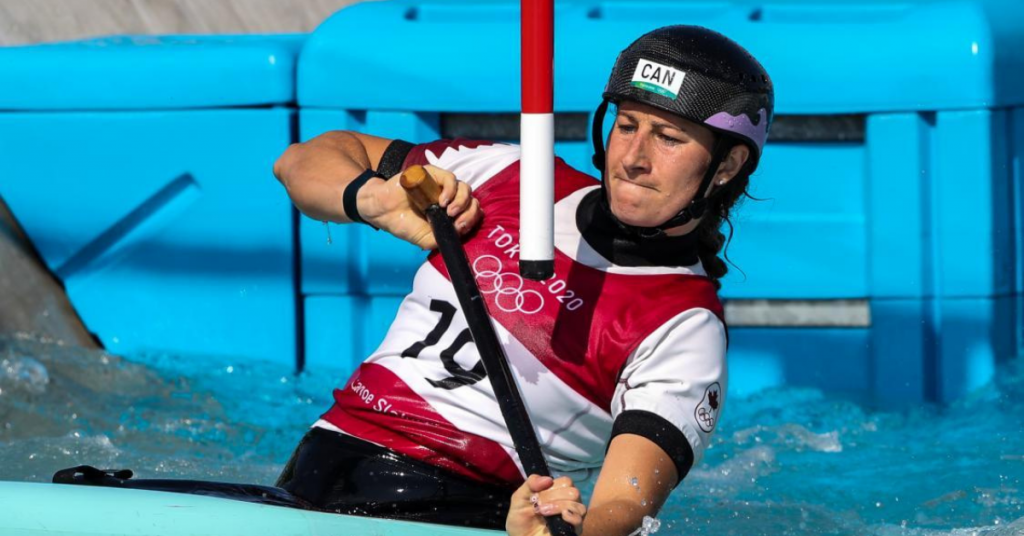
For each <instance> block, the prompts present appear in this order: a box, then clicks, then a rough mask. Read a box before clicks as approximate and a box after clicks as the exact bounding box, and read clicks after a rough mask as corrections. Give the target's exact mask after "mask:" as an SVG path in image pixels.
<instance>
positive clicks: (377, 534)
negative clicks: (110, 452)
mask: <svg viewBox="0 0 1024 536" xmlns="http://www.w3.org/2000/svg"><path fill="white" fill-rule="evenodd" d="M0 505H2V507H0V510H2V512H3V515H0V534H3V535H4V536H43V535H50V536H52V535H58V534H59V535H60V536H235V535H237V536H399V535H401V536H495V535H498V534H504V533H503V532H499V531H490V530H480V529H467V528H458V527H448V526H443V525H431V524H427V523H413V522H408V521H392V520H386V519H373V518H367V517H356V516H346V515H338V514H326V513H321V512H308V511H305V510H298V509H294V508H286V507H281V506H270V505H264V504H254V503H247V502H242V501H235V500H230V499H220V498H215V497H205V496H202V495H187V494H181V493H168V492H162V491H147V490H135V489H121V488H102V487H92V486H72V485H66V484H43V483H32V482H0Z"/></svg>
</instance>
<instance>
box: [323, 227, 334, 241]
mask: <svg viewBox="0 0 1024 536" xmlns="http://www.w3.org/2000/svg"><path fill="white" fill-rule="evenodd" d="M324 229H326V230H327V245H328V246H329V245H331V244H333V243H334V240H332V239H331V224H329V223H327V222H324Z"/></svg>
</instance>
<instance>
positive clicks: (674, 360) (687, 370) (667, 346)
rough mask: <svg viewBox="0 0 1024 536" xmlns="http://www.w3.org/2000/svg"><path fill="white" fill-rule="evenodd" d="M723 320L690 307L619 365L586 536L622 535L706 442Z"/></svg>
mask: <svg viewBox="0 0 1024 536" xmlns="http://www.w3.org/2000/svg"><path fill="white" fill-rule="evenodd" d="M725 350H726V334H725V326H724V324H723V323H722V322H721V320H719V319H718V318H717V317H716V316H715V315H714V314H713V313H712V312H711V311H709V310H707V309H702V308H695V309H689V310H687V311H684V312H682V313H680V314H679V315H677V316H676V317H674V318H673V319H671V320H670V321H669V322H667V323H666V324H665V325H663V326H661V327H660V328H658V329H657V330H655V331H654V332H653V333H651V334H650V335H649V336H647V337H646V338H645V339H644V341H643V342H641V344H640V345H639V346H638V348H637V349H636V350H635V351H634V352H633V354H632V355H631V356H630V359H629V360H628V361H627V362H626V364H625V366H624V367H623V368H622V372H621V374H620V376H619V383H618V387H617V388H616V389H615V394H614V396H613V398H612V404H611V410H612V416H613V417H614V418H615V423H614V426H613V427H612V439H611V442H610V443H609V445H608V451H607V453H606V455H605V460H604V465H603V467H602V469H601V474H600V476H599V477H598V480H597V484H596V485H595V487H594V494H593V497H592V498H591V501H590V506H589V511H590V513H589V514H588V516H587V518H586V521H585V522H584V527H583V534H584V536H626V535H628V534H630V533H631V532H633V531H634V530H636V529H637V528H638V527H640V526H641V525H642V524H643V519H644V516H652V517H655V516H656V515H657V513H658V511H659V509H660V508H661V506H662V505H663V504H664V503H665V500H666V499H667V498H668V496H669V494H670V493H671V492H672V489H674V488H675V487H676V485H677V484H678V483H679V481H680V480H682V479H683V478H685V477H686V474H687V473H688V472H689V470H690V468H691V467H692V466H693V464H694V463H696V462H697V461H699V460H700V459H701V457H702V455H703V453H704V450H705V449H706V448H707V446H708V444H709V442H710V439H711V435H712V433H713V432H714V429H715V425H716V424H717V421H718V416H719V414H720V412H721V407H722V403H723V402H724V400H723V395H724V388H725V385H726V379H727V374H726V363H725Z"/></svg>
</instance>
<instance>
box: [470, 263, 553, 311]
mask: <svg viewBox="0 0 1024 536" xmlns="http://www.w3.org/2000/svg"><path fill="white" fill-rule="evenodd" d="M504 268H505V266H504V265H503V264H502V263H501V259H499V258H498V257H495V256H494V255H481V256H479V257H477V259H476V260H475V261H473V273H474V274H476V282H477V285H479V286H480V293H481V294H485V295H489V294H494V295H495V296H494V304H495V305H497V306H498V309H501V310H502V311H504V312H506V313H523V314H526V315H532V314H536V313H538V312H539V311H540V310H541V309H543V308H544V296H543V295H541V293H540V292H537V291H536V290H530V289H526V290H524V289H523V284H524V282H523V277H522V276H521V275H519V274H518V273H516V272H506V271H504Z"/></svg>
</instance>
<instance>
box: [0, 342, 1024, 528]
mask: <svg viewBox="0 0 1024 536" xmlns="http://www.w3.org/2000/svg"><path fill="white" fill-rule="evenodd" d="M200 363H205V365H202V366H201V365H199V364H200ZM343 381H344V378H342V377H341V373H340V372H339V371H317V372H315V373H311V374H304V375H302V376H298V377H296V376H292V375H290V374H282V371H281V370H280V368H278V367H274V366H271V365H267V364H254V363H249V362H247V361H246V360H244V359H238V360H235V361H233V362H232V361H230V360H225V359H224V358H216V359H214V358H208V359H203V358H201V357H196V356H190V357H189V358H188V359H185V358H182V357H179V356H166V355H149V356H137V357H133V360H132V361H128V360H125V359H122V358H119V357H116V356H112V355H109V354H106V353H103V352H94V351H85V350H82V349H78V348H73V347H66V346H60V345H56V344H52V343H46V342H44V341H38V340H34V339H31V338H28V337H7V338H0V480H29V481H46V480H48V479H49V478H50V475H51V474H52V473H53V472H54V471H55V470H56V469H59V468H63V467H69V466H73V465H77V464H80V463H89V464H91V465H96V466H102V467H128V468H132V469H134V470H135V471H136V474H137V475H138V476H139V477H143V478H197V479H208V480H222V481H244V482H252V483H260V484H271V483H273V481H274V479H275V477H276V476H277V473H278V472H279V471H280V469H281V466H282V464H283V463H284V461H285V460H286V459H287V457H288V455H289V454H290V453H291V450H292V448H293V447H294V445H295V443H296V442H297V441H298V439H299V437H301V435H302V434H303V433H304V431H305V429H306V427H307V426H308V425H309V424H310V423H311V422H312V421H313V420H315V419H316V417H317V416H318V415H319V414H320V413H321V412H322V411H323V410H324V409H325V408H327V407H328V405H329V404H330V403H331V399H330V393H331V389H332V388H333V387H335V386H336V385H338V384H340V383H341V382H343ZM1022 421H1024V360H1020V359H1018V360H1014V361H1011V362H1010V363H1008V364H1006V365H1005V366H1004V367H1003V368H1001V369H1000V371H999V374H998V376H997V379H996V380H995V381H994V382H993V383H992V384H990V385H988V386H986V387H984V388H983V389H980V390H978V391H977V392H975V393H972V394H971V395H970V396H968V397H966V398H965V399H963V400H960V401H957V402H956V403H954V404H951V405H948V406H944V407H936V406H923V407H918V408H915V409H913V410H910V411H888V410H886V408H869V407H865V406H862V405H858V404H855V403H853V402H850V401H846V400H843V399H841V398H837V397H834V396H830V395H829V394H828V393H823V392H821V391H817V390H813V389H802V388H785V389H777V390H772V391H768V392H762V393H759V394H757V395H754V396H750V397H747V398H742V399H740V398H732V399H730V400H729V403H728V405H727V406H726V413H725V414H724V415H723V420H722V424H721V425H720V429H719V431H718V433H717V435H716V437H715V440H714V444H713V445H712V447H711V448H710V449H709V450H708V452H707V455H706V457H705V459H704V461H703V463H702V464H700V465H699V466H698V467H696V468H695V469H694V470H693V471H692V472H691V474H690V476H689V477H688V478H687V479H686V481H685V482H684V484H683V485H682V486H681V487H680V488H679V489H678V490H677V491H676V492H675V494H674V495H673V497H672V499H671V500H670V502H669V504H668V505H667V506H666V508H665V509H664V510H663V511H662V513H661V515H660V518H661V520H662V521H663V522H664V523H663V525H662V529H661V532H659V534H697V535H716V536H718V535H733V534H735V535H766V536H767V535H772V536H778V535H798V534H799V535H803V534H814V535H817V534H827V535H851V536H852V535H863V534H877V535H882V536H896V535H908V536H940V535H941V536H945V535H958V536H959V535H964V536H966V535H974V534H978V535H986V536H1006V535H1022V534H1024V424H1022Z"/></svg>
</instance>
